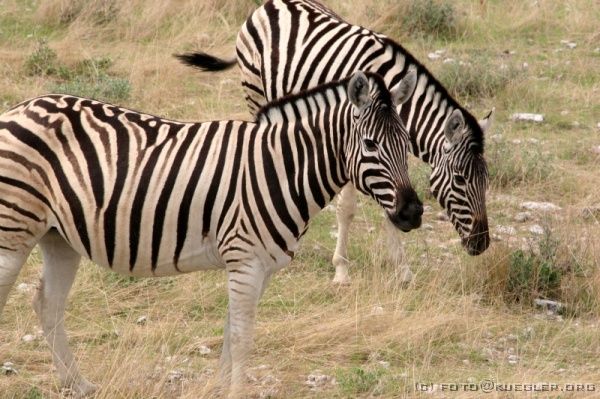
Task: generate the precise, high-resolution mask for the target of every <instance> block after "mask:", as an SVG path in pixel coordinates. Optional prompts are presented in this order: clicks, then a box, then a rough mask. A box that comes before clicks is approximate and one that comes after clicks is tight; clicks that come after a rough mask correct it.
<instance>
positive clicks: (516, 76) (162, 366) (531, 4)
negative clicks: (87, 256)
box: [0, 0, 600, 399]
mask: <svg viewBox="0 0 600 399" xmlns="http://www.w3.org/2000/svg"><path fill="white" fill-rule="evenodd" d="M326 3H327V4H328V5H329V6H331V7H332V8H333V9H334V10H336V11H337V12H338V13H339V14H340V15H342V16H344V17H346V18H347V19H348V20H349V21H352V22H355V23H360V24H362V25H365V26H367V27H369V28H372V29H374V30H378V31H381V32H383V33H386V34H388V35H390V36H392V37H394V38H396V39H397V40H398V41H400V43H402V44H403V45H404V46H405V47H406V48H408V49H409V50H410V51H412V52H413V53H414V54H415V55H416V56H417V58H419V59H420V60H422V61H423V62H424V63H425V64H426V65H427V66H428V67H430V69H431V70H432V72H433V73H434V74H435V75H436V76H438V77H439V78H440V79H441V80H442V81H443V82H444V83H445V85H446V86H447V87H448V88H449V90H450V91H451V92H452V93H453V94H454V95H455V96H456V97H457V98H458V99H459V100H460V101H461V103H463V104H465V105H466V106H467V108H468V109H470V110H471V111H472V112H473V113H474V114H475V115H477V116H479V117H482V116H484V115H485V114H486V113H487V111H488V110H489V109H490V108H492V107H493V106H495V107H496V120H495V123H494V124H493V127H492V129H491V132H490V133H489V135H488V137H487V143H486V154H487V160H488V163H489V168H490V176H491V188H490V191H489V194H488V215H489V219H490V229H491V233H492V235H493V237H494V241H493V243H492V245H491V247H490V249H489V250H488V251H487V252H486V253H484V254H483V255H481V256H479V257H476V258H473V257H469V256H468V255H467V254H466V253H465V252H464V251H463V250H462V249H461V247H460V244H459V242H458V240H457V238H458V236H457V234H456V232H455V231H454V230H453V228H452V226H451V225H450V224H449V222H447V221H441V220H438V216H437V213H438V212H439V210H440V208H439V206H438V205H437V204H436V203H435V202H434V201H433V199H432V198H431V196H430V195H428V193H427V191H428V190H427V187H428V185H427V175H428V168H427V167H426V166H425V165H423V164H421V163H418V162H411V175H412V176H413V182H414V184H415V185H416V186H417V187H418V191H419V192H420V194H421V197H422V198H423V199H424V200H425V202H426V203H427V204H428V205H429V206H430V207H431V208H428V209H429V210H428V211H427V212H426V214H425V216H424V223H425V224H426V225H425V226H424V228H422V229H420V230H418V231H416V232H412V233H409V234H396V233H392V232H390V230H389V229H387V228H386V226H385V222H384V221H383V220H382V217H381V213H380V211H379V210H378V209H377V208H376V207H375V206H374V205H373V203H372V202H370V201H367V200H366V199H362V200H361V203H360V208H359V212H358V215H357V217H356V222H355V224H354V225H353V226H354V227H353V229H352V235H351V249H350V257H351V261H352V268H351V276H352V283H351V285H349V286H345V287H336V286H333V285H332V284H331V283H330V280H331V278H332V276H333V267H332V266H331V264H330V259H331V256H332V253H333V249H334V233H335V214H334V212H331V209H328V210H326V211H324V212H322V214H321V215H319V217H317V218H316V219H315V220H314V222H313V223H312V226H311V228H310V230H309V233H308V234H307V236H306V237H305V238H304V240H303V246H302V250H301V251H300V253H299V254H298V256H297V258H296V260H294V262H293V263H292V264H291V266H290V267H288V268H287V269H285V270H284V271H282V272H280V273H279V274H277V275H276V276H275V277H274V278H273V280H272V282H271V284H270V287H269V289H268V290H267V291H266V294H265V296H264V298H263V299H262V301H261V304H260V309H259V315H258V325H257V331H256V350H255V352H254V355H253V356H252V362H251V366H252V369H251V370H250V374H251V377H252V378H250V382H249V386H250V389H251V391H250V393H251V394H252V395H256V396H262V397H268V396H269V395H271V396H273V397H279V398H300V397H371V396H381V397H416V396H419V395H422V396H423V397H448V398H462V397H489V398H521V397H532V396H536V397H549V396H551V397H561V398H570V397H600V329H599V327H600V320H599V316H600V270H599V266H600V239H598V234H599V233H600V224H599V218H600V207H599V206H600V188H599V182H600V172H599V166H600V155H599V154H598V153H599V152H600V147H599V146H600V126H599V124H600V72H599V71H600V24H599V21H600V4H599V3H598V2H597V1H596V0H566V1H554V0H538V1H520V0H505V1H486V0H481V1H467V0H460V1H457V2H450V1H443V0H434V1H428V0H421V1H415V2H408V1H391V0H385V1H383V0H382V1H379V0H377V1H375V0H364V1H362V2H360V3H357V2H354V1H350V0H330V1H327V2H326ZM255 7H257V4H256V2H255V1H251V0H216V1H207V0H165V1H158V0H146V1H142V0H132V1H128V2H121V1H116V0H95V1H83V0H76V1H67V0H56V1H52V2H51V1H35V0H0V109H2V110H5V109H8V108H9V107H10V106H11V105H13V104H16V103H17V102H20V101H22V100H24V99H26V98H29V97H32V96H35V95H39V94H44V93H48V92H56V91H58V92H69V93H73V94H81V95H87V96H93V97H97V98H101V99H104V100H108V101H112V102H116V103H118V104H121V105H124V106H128V107H132V108H135V109H140V110H143V111H145V112H150V113H155V114H158V115H162V116H166V117H171V118H181V119H185V120H208V119H224V118H228V119H231V118H248V117H249V115H248V113H247V111H246V108H245V104H244V102H243V100H242V98H243V97H242V92H241V89H240V86H239V84H238V72H237V70H233V71H230V72H227V73H223V74H220V75H212V76H211V75H208V74H202V73H199V72H196V71H193V70H190V69H188V68H185V67H183V66H181V65H179V64H178V63H177V62H176V60H175V59H173V58H172V57H171V54H172V53H174V52H182V51H186V50H193V49H202V50H206V51H210V52H213V53H216V54H219V55H223V56H229V55H231V54H233V48H234V41H235V36H236V33H237V30H238V28H239V26H240V25H241V23H242V22H243V20H244V19H245V17H246V16H247V15H248V13H249V12H250V11H251V10H253V9H254V8H255ZM564 40H566V41H567V42H561V41H564ZM569 43H574V44H575V46H574V45H573V44H569ZM436 50H445V51H443V52H442V51H439V52H438V55H440V57H439V58H438V59H435V60H434V59H430V58H428V54H429V53H433V52H435V51H436ZM432 58H435V57H432ZM448 59H452V60H453V61H452V60H451V61H448ZM514 112H535V113H541V114H544V116H545V119H544V121H543V122H542V123H539V124H531V123H523V122H514V121H511V120H510V118H509V116H510V115H511V114H512V113H514ZM524 201H549V202H552V203H554V204H556V205H558V206H560V207H561V209H560V210H555V211H550V212H539V211H531V212H530V215H529V220H526V221H521V222H518V221H516V220H515V216H516V215H517V214H518V213H520V212H522V211H523V210H522V209H521V203H522V202H524ZM520 216H521V217H522V218H523V219H525V218H526V217H523V215H520ZM519 220H522V219H519ZM535 225H537V226H538V227H535V228H533V229H532V226H535ZM532 231H533V232H532ZM392 248H393V250H392ZM399 248H401V250H400V249H399ZM399 264H404V265H408V266H409V267H410V268H411V269H412V271H413V273H414V279H413V281H412V282H411V283H410V284H408V285H406V286H403V285H402V284H401V281H400V277H399V275H398V273H397V266H398V265H399ZM39 273H40V255H39V253H37V252H35V253H34V254H33V255H32V256H31V258H30V260H29V262H28V264H27V266H26V267H25V268H24V270H23V272H22V273H21V276H20V278H19V280H18V282H17V285H19V289H14V290H13V292H12V295H11V297H10V298H9V302H8V304H7V306H6V308H5V311H4V314H3V315H2V321H1V322H0V364H2V363H4V362H12V363H13V364H14V368H16V370H17V374H13V373H7V374H6V375H4V374H2V375H0V397H1V398H29V399H33V398H54V397H58V396H60V395H61V393H59V388H58V387H57V382H56V379H55V375H54V374H53V367H52V365H51V356H50V351H49V350H48V347H47V345H46V343H45V342H44V341H43V339H40V338H39V332H38V322H37V320H36V317H35V315H34V313H33V310H32V309H31V306H30V302H31V297H32V295H33V291H34V289H35V288H34V287H35V284H36V283H37V280H38V275H39ZM536 298H547V299H553V300H557V301H560V302H562V303H563V304H564V309H563V310H561V312H560V314H552V313H548V312H547V311H545V310H543V309H539V308H536V307H535V306H534V305H533V300H534V299H536ZM226 305H227V297H226V287H225V275H224V273H219V272H214V273H213V272H210V273H209V272H206V273H196V274H191V275H186V276H180V277H175V278H162V279H131V278H127V277H121V276H118V275H115V274H113V273H111V272H108V271H106V270H101V269H100V268H98V267H96V266H93V265H91V264H88V263H84V264H83V266H82V268H81V270H80V272H79V274H78V277H77V280H76V282H75V286H74V288H73V290H72V292H71V297H70V305H69V307H68V311H67V316H66V325H67V331H68V332H70V337H71V345H72V347H73V348H74V351H75V352H76V355H77V356H78V358H79V360H80V364H81V368H82V369H83V372H84V374H85V375H86V376H88V377H89V378H90V379H91V380H92V381H93V382H95V383H97V384H99V385H100V386H101V389H100V391H99V392H98V395H97V397H98V398H150V397H156V398H176V397H177V398H179V397H182V398H197V397H202V396H204V397H211V394H210V392H209V391H208V388H207V387H208V386H209V383H210V381H211V379H212V376H213V372H214V370H215V369H216V367H217V362H218V357H219V353H220V348H221V342H222V332H223V328H222V325H223V321H224V320H223V319H224V315H225V309H226ZM144 317H145V319H144ZM143 320H145V322H144V321H143ZM24 337H25V339H23V338H24ZM207 348H208V349H209V350H210V352H209V351H208V350H207ZM207 352H209V353H207ZM311 374H312V375H313V377H312V379H311V378H309V375H311ZM319 374H321V375H325V376H329V377H331V378H327V377H318V375H319ZM333 379H335V380H333ZM307 380H311V381H312V385H313V386H314V385H316V387H313V386H311V384H307ZM482 380H492V381H495V382H497V383H505V384H510V383H513V384H518V383H541V382H549V383H555V384H568V383H588V384H596V385H595V392H590V391H589V389H590V388H591V387H590V386H588V387H587V389H588V392H584V393H578V394H576V393H570V392H554V393H547V392H546V393H538V394H534V395H532V394H528V393H523V392H516V393H515V392H513V393H500V392H494V393H490V394H487V395H483V394H482V393H481V392H477V393H467V392H441V389H442V388H441V386H436V388H435V389H436V392H434V393H430V394H419V393H417V392H415V384H417V383H423V384H438V385H439V384H441V383H465V384H466V383H474V384H477V383H478V382H479V381H482ZM309 382H310V381H309ZM561 387H562V388H568V386H566V385H561Z"/></svg>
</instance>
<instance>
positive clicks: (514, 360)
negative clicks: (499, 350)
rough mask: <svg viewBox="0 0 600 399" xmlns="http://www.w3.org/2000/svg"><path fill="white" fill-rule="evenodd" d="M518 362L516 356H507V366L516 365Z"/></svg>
mask: <svg viewBox="0 0 600 399" xmlns="http://www.w3.org/2000/svg"><path fill="white" fill-rule="evenodd" d="M518 362H519V357H518V356H517V355H508V364H513V365H514V364H517V363H518Z"/></svg>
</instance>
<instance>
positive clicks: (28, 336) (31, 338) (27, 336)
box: [21, 334, 37, 342]
mask: <svg viewBox="0 0 600 399" xmlns="http://www.w3.org/2000/svg"><path fill="white" fill-rule="evenodd" d="M36 339H37V337H36V336H35V335H33V334H25V335H23V336H22V337H21V341H23V342H33V341H35V340H36Z"/></svg>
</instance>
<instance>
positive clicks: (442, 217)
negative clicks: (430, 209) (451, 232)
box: [435, 211, 450, 222]
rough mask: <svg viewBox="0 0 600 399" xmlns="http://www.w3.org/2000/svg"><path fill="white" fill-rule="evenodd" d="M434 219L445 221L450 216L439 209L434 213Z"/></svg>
mask: <svg viewBox="0 0 600 399" xmlns="http://www.w3.org/2000/svg"><path fill="white" fill-rule="evenodd" d="M435 219H436V220H439V221H441V222H447V221H448V220H450V218H449V217H448V215H447V214H446V212H444V211H440V212H438V213H436V214H435Z"/></svg>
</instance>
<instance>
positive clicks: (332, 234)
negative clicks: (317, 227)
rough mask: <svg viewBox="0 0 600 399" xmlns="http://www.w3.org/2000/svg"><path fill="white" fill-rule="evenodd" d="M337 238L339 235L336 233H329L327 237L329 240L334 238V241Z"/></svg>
mask: <svg viewBox="0 0 600 399" xmlns="http://www.w3.org/2000/svg"><path fill="white" fill-rule="evenodd" d="M338 236H339V234H338V232H337V231H330V232H329V237H331V238H335V239H337V238H338Z"/></svg>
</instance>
